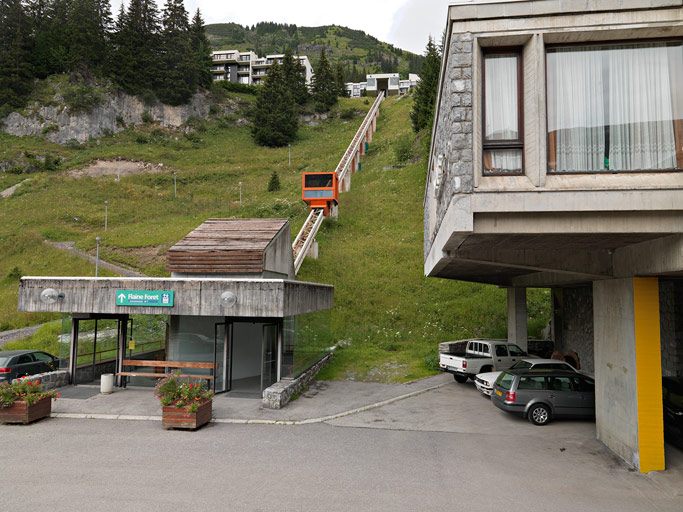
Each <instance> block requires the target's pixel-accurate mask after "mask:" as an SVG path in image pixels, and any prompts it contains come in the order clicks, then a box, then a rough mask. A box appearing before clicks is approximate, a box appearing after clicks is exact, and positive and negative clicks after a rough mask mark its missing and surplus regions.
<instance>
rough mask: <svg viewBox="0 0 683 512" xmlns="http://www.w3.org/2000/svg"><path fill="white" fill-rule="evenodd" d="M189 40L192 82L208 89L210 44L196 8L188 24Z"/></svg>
mask: <svg viewBox="0 0 683 512" xmlns="http://www.w3.org/2000/svg"><path fill="white" fill-rule="evenodd" d="M190 41H191V45H192V54H193V62H194V66H195V71H194V82H195V85H196V86H197V87H202V88H204V89H208V88H209V87H211V82H212V77H211V44H210V43H209V40H208V39H207V37H206V32H205V30H204V20H203V19H202V15H201V13H200V12H199V9H197V12H196V13H195V15H194V18H192V25H191V26H190Z"/></svg>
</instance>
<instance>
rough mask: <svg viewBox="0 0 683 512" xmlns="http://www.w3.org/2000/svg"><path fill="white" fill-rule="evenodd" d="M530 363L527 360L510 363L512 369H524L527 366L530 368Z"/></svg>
mask: <svg viewBox="0 0 683 512" xmlns="http://www.w3.org/2000/svg"><path fill="white" fill-rule="evenodd" d="M531 366H532V365H531V363H530V362H529V361H519V362H517V363H515V364H513V365H512V369H514V370H519V369H522V370H526V369H527V368H531Z"/></svg>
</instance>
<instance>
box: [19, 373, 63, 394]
mask: <svg viewBox="0 0 683 512" xmlns="http://www.w3.org/2000/svg"><path fill="white" fill-rule="evenodd" d="M25 378H28V379H29V380H32V381H35V380H39V381H40V382H41V384H42V385H43V389H44V390H45V391H47V390H50V389H57V388H61V387H63V386H66V385H67V384H68V383H69V372H67V371H66V370H59V371H56V372H47V373H38V374H36V375H30V376H28V377H23V378H22V379H14V380H13V381H12V382H18V381H20V380H24V379H25Z"/></svg>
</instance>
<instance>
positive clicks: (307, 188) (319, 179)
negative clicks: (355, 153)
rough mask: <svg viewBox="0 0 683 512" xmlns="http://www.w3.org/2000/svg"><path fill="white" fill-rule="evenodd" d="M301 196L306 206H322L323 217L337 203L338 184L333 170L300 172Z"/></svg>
mask: <svg viewBox="0 0 683 512" xmlns="http://www.w3.org/2000/svg"><path fill="white" fill-rule="evenodd" d="M301 180H302V186H301V189H302V193H301V195H302V198H303V200H304V202H305V203H306V204H308V207H309V208H310V209H311V210H313V209H315V208H323V209H324V213H325V217H327V216H329V215H330V212H331V210H332V209H333V208H335V207H336V206H337V205H338V204H339V184H338V181H337V173H335V172H305V173H303V174H302V178H301Z"/></svg>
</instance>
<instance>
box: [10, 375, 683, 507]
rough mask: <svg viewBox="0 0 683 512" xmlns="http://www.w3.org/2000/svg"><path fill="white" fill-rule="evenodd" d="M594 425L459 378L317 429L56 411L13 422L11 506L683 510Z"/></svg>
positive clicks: (681, 501) (679, 500)
mask: <svg viewBox="0 0 683 512" xmlns="http://www.w3.org/2000/svg"><path fill="white" fill-rule="evenodd" d="M323 394H324V392H323ZM316 398H317V397H316ZM593 430H594V426H593V424H592V423H590V422H556V423H553V424H551V425H549V426H547V427H534V426H532V425H530V424H527V423H526V422H523V421H521V420H516V419H514V418H511V417H509V416H508V415H505V414H503V413H501V412H499V411H498V410H497V409H495V408H493V406H492V405H491V404H489V403H487V402H486V401H485V400H484V399H483V398H481V397H480V396H479V394H478V393H477V392H476V390H474V388H472V387H471V386H461V385H457V384H455V383H452V385H451V383H449V384H447V385H446V386H444V387H442V388H439V389H437V390H434V391H430V392H427V393H424V394H422V395H419V396H416V397H413V398H409V399H406V400H402V401H400V402H394V403H392V404H389V405H386V406H384V407H381V408H378V409H374V410H370V411H366V412H362V413H358V414H355V415H350V416H346V417H343V418H339V419H336V420H333V421H330V422H327V423H320V424H314V425H297V426H291V425H229V424H217V423H214V424H211V425H209V426H208V427H206V428H204V429H202V430H200V431H198V432H194V433H192V432H173V431H164V430H163V429H162V428H161V426H160V425H159V423H158V422H156V421H106V420H74V419H62V418H53V419H49V420H45V421H42V422H39V423H37V424H35V425H31V426H28V427H18V426H5V427H0V453H2V456H3V458H4V460H5V461H6V464H4V465H3V469H2V470H0V472H1V474H2V481H3V484H2V485H1V486H0V503H2V504H3V508H6V509H7V510H11V509H16V508H22V509H24V510H26V509H31V508H34V507H36V508H38V507H41V506H43V505H44V504H45V503H50V509H51V510H58V511H61V510H65V511H66V510H87V511H99V510H103V511H104V510H107V511H109V510H112V509H113V508H117V509H123V510H132V511H138V510H140V511H143V510H144V511H156V510H159V511H162V510H163V511H175V510H185V511H186V510H193V511H195V510H221V511H222V510H226V511H228V510H229V511H233V510H234V511H243V510H244V511H266V510H280V511H366V510H367V511H385V510H387V511H427V510H429V511H431V510H435V511H443V510H448V511H451V510H457V511H460V510H463V511H468V512H470V511H474V512H477V511H492V510H505V511H508V510H510V511H516V510H524V511H530V512H536V511H538V512H553V511H567V512H569V511H571V512H576V511H587V512H588V511H590V512H594V511H615V512H617V511H618V512H631V511H633V512H650V511H666V512H668V511H671V512H681V510H683V496H676V495H675V494H676V491H675V487H671V486H663V485H660V482H658V481H655V480H653V479H651V478H648V477H643V476H641V475H639V474H637V473H634V472H631V471H628V470H627V469H626V468H625V467H624V466H623V465H622V464H621V463H620V462H619V461H618V460H616V459H615V458H614V457H613V456H611V455H610V453H609V452H608V451H607V450H606V449H605V448H604V447H602V445H601V444H600V443H598V442H597V441H595V440H594V434H593ZM682 488H683V487H682Z"/></svg>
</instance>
